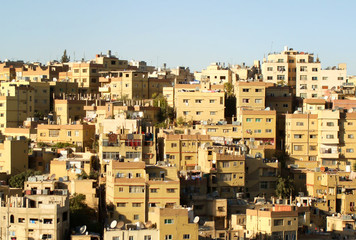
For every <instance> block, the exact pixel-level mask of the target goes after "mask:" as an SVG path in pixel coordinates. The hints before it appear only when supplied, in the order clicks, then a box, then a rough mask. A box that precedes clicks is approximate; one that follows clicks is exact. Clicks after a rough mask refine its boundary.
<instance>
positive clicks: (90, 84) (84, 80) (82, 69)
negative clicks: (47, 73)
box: [68, 61, 103, 94]
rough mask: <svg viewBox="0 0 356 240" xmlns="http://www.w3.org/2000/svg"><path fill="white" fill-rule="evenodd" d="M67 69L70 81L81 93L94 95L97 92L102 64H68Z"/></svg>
mask: <svg viewBox="0 0 356 240" xmlns="http://www.w3.org/2000/svg"><path fill="white" fill-rule="evenodd" d="M69 67H70V71H71V74H70V75H71V79H70V81H72V82H75V83H78V88H79V91H80V92H81V93H87V94H95V93H98V92H99V86H100V84H99V76H100V74H99V71H100V70H101V69H102V68H103V65H102V64H98V63H95V62H92V61H90V62H79V63H69ZM70 75H68V77H69V76H70Z"/></svg>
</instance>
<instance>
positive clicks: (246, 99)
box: [242, 98, 250, 103]
mask: <svg viewBox="0 0 356 240" xmlns="http://www.w3.org/2000/svg"><path fill="white" fill-rule="evenodd" d="M242 102H243V103H249V102H250V99H249V98H243V99H242Z"/></svg>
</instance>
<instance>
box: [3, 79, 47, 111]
mask: <svg viewBox="0 0 356 240" xmlns="http://www.w3.org/2000/svg"><path fill="white" fill-rule="evenodd" d="M16 86H17V87H20V86H29V87H28V88H29V89H30V88H32V90H31V91H33V92H34V94H33V98H32V100H31V101H33V102H34V111H35V112H38V113H41V114H48V113H49V111H50V85H49V83H48V82H30V81H16V82H2V83H1V90H0V93H1V94H3V95H5V96H16V94H17V93H18V90H17V87H16Z"/></svg>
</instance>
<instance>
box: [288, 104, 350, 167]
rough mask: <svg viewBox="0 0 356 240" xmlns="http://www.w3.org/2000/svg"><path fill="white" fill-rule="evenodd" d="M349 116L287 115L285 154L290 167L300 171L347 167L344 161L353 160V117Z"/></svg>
mask: <svg viewBox="0 0 356 240" xmlns="http://www.w3.org/2000/svg"><path fill="white" fill-rule="evenodd" d="M350 114H351V115H350ZM350 114H348V115H346V116H347V117H344V116H343V115H340V113H339V111H336V110H318V111H317V114H308V113H306V114H304V113H294V114H287V115H286V152H287V153H288V154H289V157H290V163H292V164H296V165H298V166H299V167H300V168H315V167H318V166H325V167H334V168H337V167H338V168H341V169H345V166H346V165H350V163H348V161H350V162H351V161H353V160H354V157H353V154H352V152H353V128H352V124H353V117H352V116H353V114H352V113H350ZM339 122H340V124H339ZM348 122H350V125H348V124H349V123H348ZM340 139H342V141H341V140H340ZM341 152H342V153H343V154H342V155H340V153H341ZM340 156H341V157H340Z"/></svg>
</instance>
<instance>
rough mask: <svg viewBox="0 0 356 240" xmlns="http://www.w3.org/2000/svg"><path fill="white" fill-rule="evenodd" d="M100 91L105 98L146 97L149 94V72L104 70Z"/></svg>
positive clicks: (100, 79)
mask: <svg viewBox="0 0 356 240" xmlns="http://www.w3.org/2000/svg"><path fill="white" fill-rule="evenodd" d="M99 81H100V84H101V87H100V88H99V92H100V93H101V96H102V97H103V98H105V99H115V100H118V99H146V98H149V95H148V88H149V86H148V84H149V82H148V72H141V71H135V70H122V71H110V72H102V73H101V76H100V78H99Z"/></svg>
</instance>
